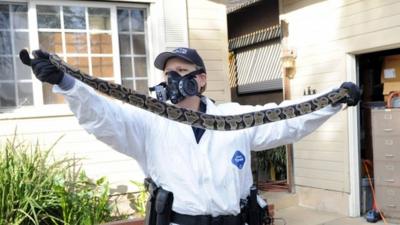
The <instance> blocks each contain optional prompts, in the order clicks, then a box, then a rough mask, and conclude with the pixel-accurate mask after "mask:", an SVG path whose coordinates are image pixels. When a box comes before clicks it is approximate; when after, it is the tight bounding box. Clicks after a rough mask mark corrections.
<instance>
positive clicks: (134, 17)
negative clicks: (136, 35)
mask: <svg viewBox="0 0 400 225" xmlns="http://www.w3.org/2000/svg"><path fill="white" fill-rule="evenodd" d="M131 24H132V31H134V32H135V31H136V32H140V31H142V32H143V31H144V11H143V10H142V9H132V10H131Z"/></svg>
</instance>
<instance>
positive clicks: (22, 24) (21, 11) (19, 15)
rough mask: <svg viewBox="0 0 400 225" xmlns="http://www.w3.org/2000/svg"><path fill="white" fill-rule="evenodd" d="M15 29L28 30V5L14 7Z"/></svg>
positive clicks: (12, 7) (12, 8)
mask: <svg viewBox="0 0 400 225" xmlns="http://www.w3.org/2000/svg"><path fill="white" fill-rule="evenodd" d="M11 10H12V13H13V27H14V28H15V29H26V28H28V7H27V5H12V6H11Z"/></svg>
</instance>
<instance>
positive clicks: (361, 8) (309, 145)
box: [280, 0, 400, 214]
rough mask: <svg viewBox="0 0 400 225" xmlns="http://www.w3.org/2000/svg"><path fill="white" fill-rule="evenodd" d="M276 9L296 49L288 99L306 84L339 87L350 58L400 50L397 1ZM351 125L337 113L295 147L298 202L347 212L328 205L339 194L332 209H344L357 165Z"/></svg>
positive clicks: (304, 0) (284, 0)
mask: <svg viewBox="0 0 400 225" xmlns="http://www.w3.org/2000/svg"><path fill="white" fill-rule="evenodd" d="M280 11H281V19H284V20H286V21H287V22H288V23H289V40H288V45H289V46H290V47H292V48H294V49H295V50H296V51H297V61H296V64H297V68H296V70H297V74H296V76H295V78H294V79H293V80H292V85H291V87H292V88H291V93H292V96H291V97H292V98H299V97H301V96H302V94H303V90H304V88H306V87H307V86H311V88H315V89H317V91H318V92H320V91H322V90H325V89H327V90H329V89H331V88H333V87H338V86H339V85H340V84H341V83H342V82H343V81H345V80H346V79H347V76H348V74H347V73H346V57H347V55H348V54H350V55H351V54H356V53H361V52H363V53H364V52H372V51H376V50H383V49H389V48H394V47H399V46H400V39H399V38H398V37H399V35H400V26H399V25H400V1H398V0H385V1H381V0H339V1H325V0H281V2H280ZM349 122H351V123H356V121H349V119H348V116H347V112H346V111H343V112H340V113H339V114H337V115H335V116H334V117H333V118H331V119H330V120H329V121H328V122H327V123H326V124H325V125H324V126H322V127H321V128H320V129H318V130H317V131H316V132H314V133H313V134H311V135H310V136H308V137H306V138H305V139H303V140H302V141H300V142H298V143H296V144H295V145H294V171H295V183H296V185H297V186H298V187H301V188H298V191H299V194H300V195H301V194H303V195H304V198H303V199H308V200H307V201H303V202H301V204H304V205H307V206H310V207H315V208H324V209H325V210H328V211H336V212H339V213H343V214H348V208H347V207H335V204H327V202H329V201H330V200H328V199H329V198H327V197H328V196H329V195H331V198H335V197H334V196H337V195H340V196H342V197H341V198H337V201H338V204H336V205H343V204H340V202H342V203H343V202H344V203H346V204H347V205H348V194H349V193H350V178H349V173H350V170H351V169H355V168H357V167H358V165H351V166H350V165H349V151H356V149H350V150H349V146H348V125H349V124H348V123H349ZM313 190H314V191H313ZM321 192H323V193H325V195H324V196H325V197H321ZM343 196H344V197H343ZM346 196H347V197H346ZM310 198H313V199H314V201H310ZM300 199H302V198H300ZM327 205H328V207H322V206H327Z"/></svg>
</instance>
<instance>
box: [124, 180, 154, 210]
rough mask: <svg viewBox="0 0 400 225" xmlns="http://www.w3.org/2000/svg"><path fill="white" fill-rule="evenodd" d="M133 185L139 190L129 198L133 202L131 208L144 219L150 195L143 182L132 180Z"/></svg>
mask: <svg viewBox="0 0 400 225" xmlns="http://www.w3.org/2000/svg"><path fill="white" fill-rule="evenodd" d="M131 183H132V184H133V185H135V187H136V188H137V189H138V190H137V191H136V192H134V193H131V194H130V196H128V197H129V199H130V201H131V206H132V207H133V209H134V210H135V213H136V214H137V215H138V216H139V217H144V216H145V214H146V203H147V200H148V198H149V193H148V192H147V190H146V188H145V186H144V184H143V183H142V182H138V181H133V180H132V181H131Z"/></svg>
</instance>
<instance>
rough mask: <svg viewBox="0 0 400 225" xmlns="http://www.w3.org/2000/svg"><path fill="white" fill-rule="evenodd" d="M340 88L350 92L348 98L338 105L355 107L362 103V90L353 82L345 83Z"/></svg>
mask: <svg viewBox="0 0 400 225" xmlns="http://www.w3.org/2000/svg"><path fill="white" fill-rule="evenodd" d="M340 88H344V89H347V90H348V96H347V97H346V98H344V99H343V100H340V101H339V102H338V103H346V104H347V106H355V105H357V104H358V102H359V101H360V96H361V91H360V88H359V87H358V86H357V85H356V84H354V83H352V82H344V83H343V84H342V85H340Z"/></svg>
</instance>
